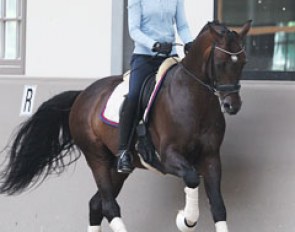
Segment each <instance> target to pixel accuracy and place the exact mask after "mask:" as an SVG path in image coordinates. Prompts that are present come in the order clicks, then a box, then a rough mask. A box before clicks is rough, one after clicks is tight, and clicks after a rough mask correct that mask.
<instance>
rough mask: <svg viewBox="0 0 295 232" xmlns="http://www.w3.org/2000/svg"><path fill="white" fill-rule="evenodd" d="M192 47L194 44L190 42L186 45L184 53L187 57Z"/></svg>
mask: <svg viewBox="0 0 295 232" xmlns="http://www.w3.org/2000/svg"><path fill="white" fill-rule="evenodd" d="M192 45H193V42H188V43H186V44H185V45H184V48H183V52H184V54H185V55H187V54H188V52H189V51H190V50H191V48H192Z"/></svg>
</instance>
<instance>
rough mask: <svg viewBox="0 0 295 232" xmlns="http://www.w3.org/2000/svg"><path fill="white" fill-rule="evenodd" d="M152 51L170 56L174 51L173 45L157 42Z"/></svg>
mask: <svg viewBox="0 0 295 232" xmlns="http://www.w3.org/2000/svg"><path fill="white" fill-rule="evenodd" d="M152 51H153V52H157V53H160V54H164V55H166V56H168V55H169V54H170V53H171V51H172V43H166V42H165V43H160V42H156V43H155V44H154V46H153V48H152Z"/></svg>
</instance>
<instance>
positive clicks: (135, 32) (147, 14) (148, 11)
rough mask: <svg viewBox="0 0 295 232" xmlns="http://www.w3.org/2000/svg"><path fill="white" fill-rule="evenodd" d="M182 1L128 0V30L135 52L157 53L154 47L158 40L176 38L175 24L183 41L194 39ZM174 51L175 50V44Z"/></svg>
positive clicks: (173, 40)
mask: <svg viewBox="0 0 295 232" xmlns="http://www.w3.org/2000/svg"><path fill="white" fill-rule="evenodd" d="M183 1H184V0H128V25H129V34H130V37H131V38H132V39H133V41H134V45H135V49H134V53H135V54H145V55H155V53H153V52H152V51H151V49H152V47H153V45H154V44H155V43H156V42H170V43H173V42H175V37H176V32H175V28H176V29H177V32H178V35H179V37H180V39H181V40H182V42H183V43H188V42H190V41H192V37H191V34H190V30H189V27H188V24H187V21H186V17H185V12H184V2H183ZM172 54H176V48H175V47H173V50H172Z"/></svg>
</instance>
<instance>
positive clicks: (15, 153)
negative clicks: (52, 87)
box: [0, 91, 81, 195]
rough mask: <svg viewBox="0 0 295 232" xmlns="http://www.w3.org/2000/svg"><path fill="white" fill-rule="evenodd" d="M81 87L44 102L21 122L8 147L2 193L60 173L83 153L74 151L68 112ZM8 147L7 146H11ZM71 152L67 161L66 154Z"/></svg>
mask: <svg viewBox="0 0 295 232" xmlns="http://www.w3.org/2000/svg"><path fill="white" fill-rule="evenodd" d="M80 92H81V91H66V92H63V93H61V94H58V95H56V96H54V97H52V98H51V99H49V100H48V101H46V102H44V103H43V104H42V105H41V106H40V107H39V108H38V110H37V112H36V113H35V114H34V115H33V116H32V117H31V118H29V119H28V120H27V121H25V122H24V123H23V124H21V125H20V128H19V130H18V131H17V133H16V136H15V138H14V140H13V141H12V145H11V147H9V148H8V149H9V151H8V153H9V154H8V164H7V167H6V168H5V170H4V171H3V172H2V173H1V186H0V193H6V194H9V195H12V194H15V193H19V192H22V191H23V190H25V189H26V188H29V187H32V186H34V184H36V183H38V182H40V183H41V182H42V181H43V180H44V179H45V178H46V177H47V176H48V175H49V174H51V173H53V172H55V173H58V174H59V173H61V172H62V171H63V170H64V169H65V167H67V166H68V165H70V164H71V163H72V162H74V161H76V160H77V159H78V158H79V157H80V152H76V153H74V152H71V151H73V148H74V144H73V141H72V137H71V134H70V129H69V113H70V110H71V106H72V104H73V103H74V100H75V99H76V97H77V96H78V94H79V93H80ZM8 149H7V150H8ZM67 154H70V155H69V156H68V157H69V158H68V159H67V160H66V161H65V156H66V155H67Z"/></svg>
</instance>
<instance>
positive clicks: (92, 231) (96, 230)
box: [87, 226, 101, 232]
mask: <svg viewBox="0 0 295 232" xmlns="http://www.w3.org/2000/svg"><path fill="white" fill-rule="evenodd" d="M87 232H101V227H100V226H88V229H87Z"/></svg>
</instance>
